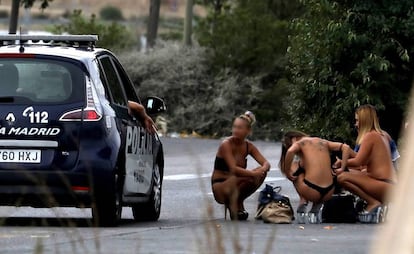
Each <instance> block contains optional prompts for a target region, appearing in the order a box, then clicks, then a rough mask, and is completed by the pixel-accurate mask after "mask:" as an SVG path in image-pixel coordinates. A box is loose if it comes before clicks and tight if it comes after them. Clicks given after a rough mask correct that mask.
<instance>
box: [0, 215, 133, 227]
mask: <svg viewBox="0 0 414 254" xmlns="http://www.w3.org/2000/svg"><path fill="white" fill-rule="evenodd" d="M134 223H137V222H136V221H135V220H133V219H122V220H121V221H120V222H119V226H127V225H131V224H134ZM0 225H1V226H3V227H4V226H8V227H95V225H94V222H93V220H92V218H56V217H53V218H52V217H0Z"/></svg>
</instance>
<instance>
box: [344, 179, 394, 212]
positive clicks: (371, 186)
mask: <svg viewBox="0 0 414 254" xmlns="http://www.w3.org/2000/svg"><path fill="white" fill-rule="evenodd" d="M338 182H339V184H340V185H342V186H343V187H344V188H345V189H347V190H349V191H351V192H352V193H354V194H356V195H358V196H359V197H361V198H362V199H364V200H365V201H366V202H367V203H368V205H367V208H366V209H367V211H370V210H372V209H373V208H375V207H376V206H378V205H380V204H381V203H382V202H383V201H384V197H385V195H386V193H387V191H388V189H389V188H390V187H391V184H389V183H386V182H383V181H379V180H376V179H374V178H372V177H370V176H368V175H367V174H364V173H348V172H344V173H342V174H340V175H339V176H338Z"/></svg>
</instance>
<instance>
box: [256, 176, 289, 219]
mask: <svg viewBox="0 0 414 254" xmlns="http://www.w3.org/2000/svg"><path fill="white" fill-rule="evenodd" d="M281 190H282V187H280V186H277V187H273V186H271V185H268V184H266V186H265V187H264V189H263V190H262V191H260V194H259V200H258V201H259V204H258V206H257V212H256V216H255V218H256V219H257V220H263V221H264V222H265V223H276V224H290V223H292V221H293V220H294V215H293V214H294V213H293V208H292V205H291V203H290V200H289V198H288V197H286V196H283V195H281V194H279V193H280V191H281Z"/></svg>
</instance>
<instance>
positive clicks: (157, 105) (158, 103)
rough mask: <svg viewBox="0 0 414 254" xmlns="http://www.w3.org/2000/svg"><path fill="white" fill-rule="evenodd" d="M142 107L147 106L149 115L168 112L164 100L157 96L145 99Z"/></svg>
mask: <svg viewBox="0 0 414 254" xmlns="http://www.w3.org/2000/svg"><path fill="white" fill-rule="evenodd" d="M142 105H144V106H145V110H146V111H147V114H149V115H155V114H159V113H163V112H165V111H166V110H167V107H166V106H165V103H164V100H162V99H161V98H159V97H156V96H149V97H147V98H145V99H144V101H143V102H142Z"/></svg>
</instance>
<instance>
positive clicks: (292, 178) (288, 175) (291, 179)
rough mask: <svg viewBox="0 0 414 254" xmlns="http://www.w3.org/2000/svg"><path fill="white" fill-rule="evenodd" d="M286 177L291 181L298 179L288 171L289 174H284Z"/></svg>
mask: <svg viewBox="0 0 414 254" xmlns="http://www.w3.org/2000/svg"><path fill="white" fill-rule="evenodd" d="M286 177H287V178H288V179H289V180H290V181H292V182H295V181H296V180H298V177H297V176H294V175H293V173H292V172H290V173H289V174H287V175H286Z"/></svg>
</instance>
